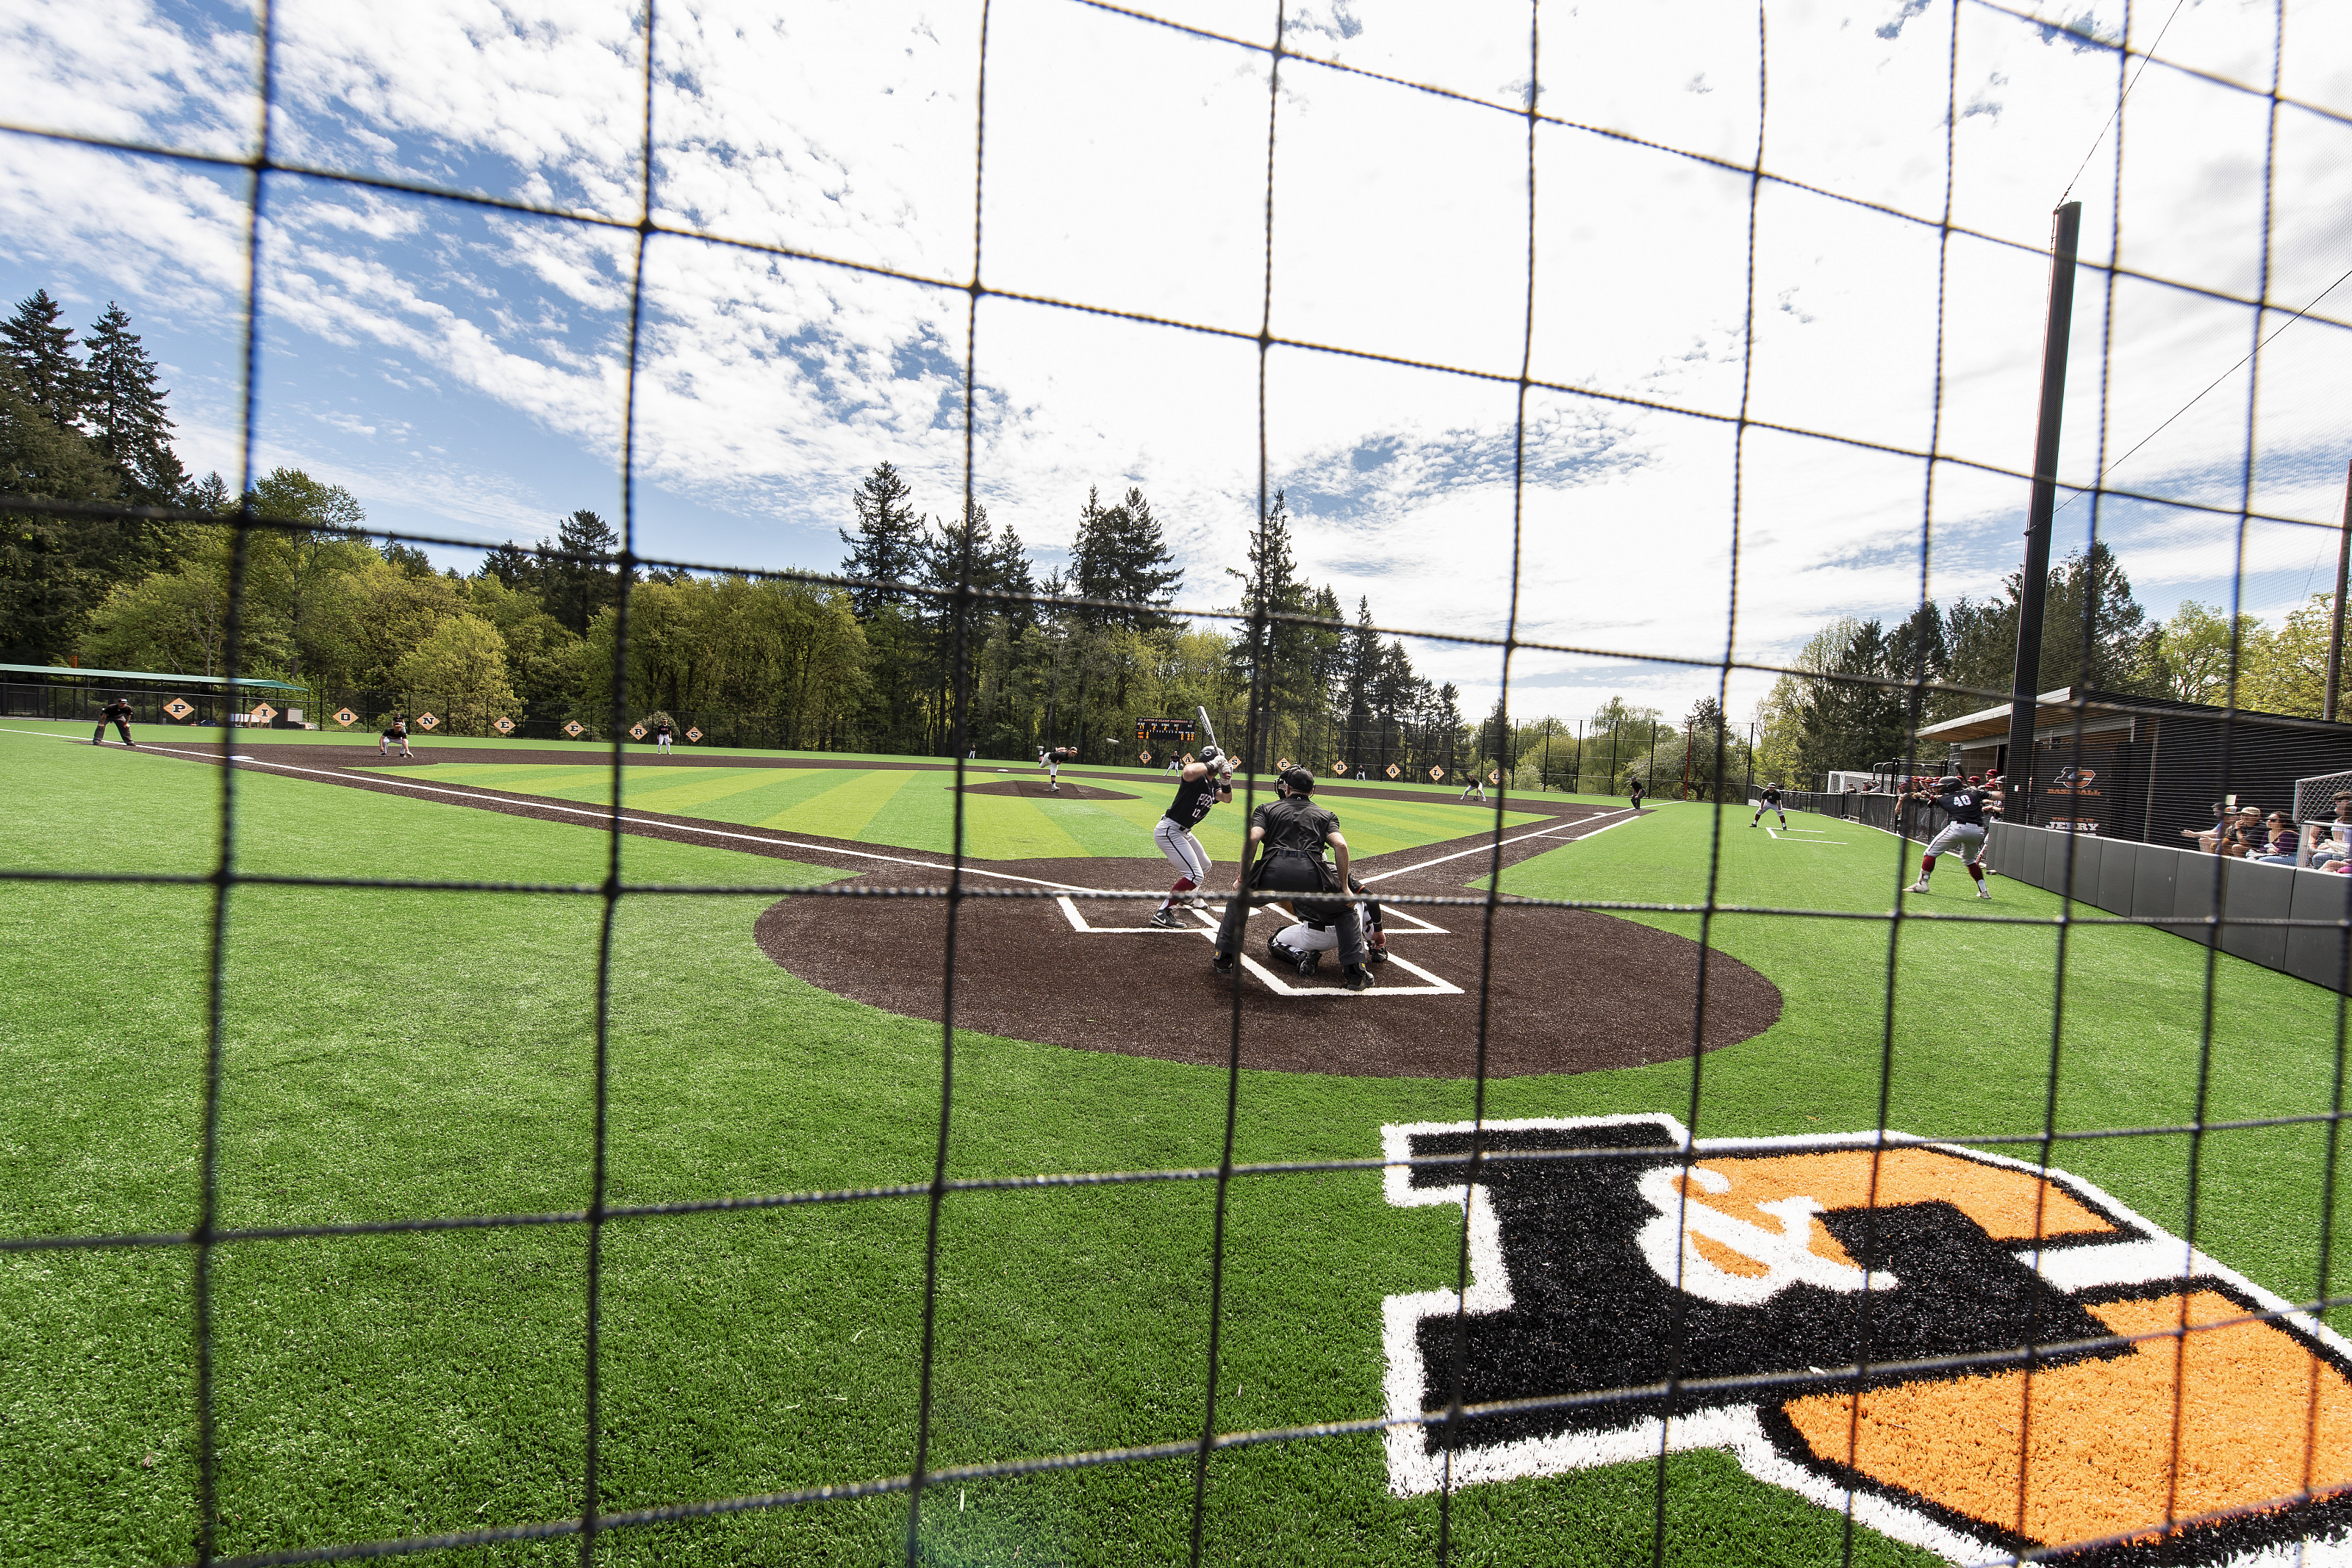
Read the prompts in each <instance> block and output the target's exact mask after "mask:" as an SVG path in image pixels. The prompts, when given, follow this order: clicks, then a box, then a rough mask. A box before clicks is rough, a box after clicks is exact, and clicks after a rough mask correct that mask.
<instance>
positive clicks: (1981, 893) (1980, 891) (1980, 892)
mask: <svg viewBox="0 0 2352 1568" xmlns="http://www.w3.org/2000/svg"><path fill="white" fill-rule="evenodd" d="M1977 896H1978V897H1979V898H1990V897H1991V896H1992V894H1990V892H1988V891H1986V888H1985V885H1984V883H1978V884H1977Z"/></svg>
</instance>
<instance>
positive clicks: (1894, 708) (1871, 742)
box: [1758, 543, 2335, 779]
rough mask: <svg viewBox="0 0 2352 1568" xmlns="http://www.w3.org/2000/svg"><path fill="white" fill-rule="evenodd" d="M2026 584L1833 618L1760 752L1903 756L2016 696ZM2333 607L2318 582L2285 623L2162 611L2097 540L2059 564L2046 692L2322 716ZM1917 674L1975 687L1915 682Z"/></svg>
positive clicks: (1829, 762)
mask: <svg viewBox="0 0 2352 1568" xmlns="http://www.w3.org/2000/svg"><path fill="white" fill-rule="evenodd" d="M2024 593H2025V574H2024V572H2023V571H2022V570H2019V571H2013V572H2011V573H2010V574H2009V576H2008V577H2007V578H2006V579H2005V580H2003V582H2002V584H2001V591H2000V595H1999V596H1998V597H1995V598H1992V599H1988V600H1969V599H1967V598H1962V599H1960V600H1958V601H1955V602H1954V603H1952V604H1950V605H1949V606H1947V607H1945V608H1943V609H1941V610H1938V608H1937V604H1936V601H1933V600H1928V601H1926V602H1924V603H1922V604H1921V605H1920V606H1919V607H1918V609H1916V611H1914V612H1912V613H1911V614H1910V615H1908V616H1906V617H1905V618H1903V619H1902V620H1900V621H1897V622H1893V623H1891V624H1890V623H1888V622H1884V621H1880V620H1861V619H1856V618H1854V617H1851V616H1845V617H1841V618H1839V619H1837V620H1834V621H1832V622H1828V623H1827V624H1826V625H1824V626H1822V628H1821V629H1820V630H1819V631H1817V632H1814V634H1813V635H1812V637H1811V639H1810V640H1808V641H1807V643H1805V645H1804V646H1803V647H1802V648H1801V649H1800V650H1799V651H1798V653H1797V654H1796V656H1795V657H1794V658H1793V659H1792V660H1790V664H1793V665H1794V666H1795V668H1796V670H1797V672H1798V673H1796V674H1783V675H1781V676H1780V677H1779V679H1778V680H1776V681H1775V682H1774V683H1773V686H1772V690H1771V692H1770V694H1769V695H1768V696H1767V697H1766V698H1765V701H1764V703H1763V705H1762V707H1761V709H1760V710H1759V714H1758V727H1759V731H1760V734H1759V756H1760V757H1761V758H1766V759H1767V763H1766V765H1767V766H1769V768H1773V769H1776V770H1778V771H1779V772H1780V774H1782V775H1783V776H1785V777H1790V778H1794V779H1810V778H1811V777H1814V776H1817V775H1820V774H1822V773H1826V772H1828V771H1830V770H1831V769H1832V768H1869V767H1871V766H1873V765H1874V764H1876V763H1882V762H1901V761H1903V760H1905V759H1906V755H1907V752H1908V748H1909V747H1910V746H1911V739H1910V737H1911V736H1912V735H1913V733H1914V732H1915V730H1916V729H1917V728H1919V727H1925V726H1927V725H1932V724H1937V723H1940V722H1941V721H1943V720H1945V719H1949V718H1957V717H1958V716H1961V715H1963V714H1968V713H1974V712H1977V711H1979V710H1980V709H1983V708H1987V707H1992V706H2000V705H2001V704H2003V703H2005V702H2006V701H2007V700H2008V695H2009V692H2010V683H2011V670H2012V669H2013V667H2014V665H2015V662H2016V657H2017V636H2018V625H2019V618H2020V616H2021V612H2022V603H2023V600H2024ZM2334 611H2335V599H2334V595H2332V594H2327V593H2315V594H2312V595H2311V596H2310V597H2309V598H2308V600H2307V601H2305V603H2304V604H2303V605H2302V606H2301V607H2299V608H2297V609H2295V610H2294V611H2292V612H2289V613H2288V614H2287V615H2286V616H2284V618H2283V621H2282V622H2281V624H2280V625H2278V626H2276V627H2269V626H2265V625H2264V624H2263V622H2262V621H2261V620H2260V618H2258V617H2256V616H2252V615H2244V614H2241V615H2239V616H2238V617H2237V618H2236V622H2235V624H2234V626H2233V625H2232V622H2231V617H2230V616H2229V615H2228V613H2226V612H2224V611H2222V610H2221V609H2220V608H2218V607H2216V606H2213V605H2209V604H2202V603H2200V602H2198V601H2194V600H2189V601H2183V602H2182V603H2181V605H2180V607H2179V609H2178V610H2177V611H2175V612H2174V613H2173V616H2172V618H2171V619H2170V620H2168V621H2164V622H2157V621H2153V620H2151V619H2150V618H2149V616H2148V614H2147V611H2146V609H2145V608H2143V607H2142V606H2141V604H2140V603H2139V601H2138V600H2137V598H2136V597H2135V596H2134V595H2133V592H2132V586H2131V580H2130V578H2129V577H2128V576H2126V573H2125V571H2124V570H2123V568H2122V566H2121V565H2120V564H2119V563H2118V562H2117V561H2116V557H2115V552H2114V551H2112V550H2111V549H2108V548H2107V546H2106V545H2105V544H2104V543H2095V544H2093V545H2092V546H2091V547H2090V548H2088V549H2083V550H2078V551H2076V552H2074V554H2072V555H2070V556H2068V557H2067V558H2066V559H2063V560H2062V561H2060V562H2058V563H2056V564H2055V565H2053V567H2052V568H2051V569H2050V577H2049V580H2048V582H2047V585H2046V587H2045V591H2044V597H2043V610H2042V652H2041V667H2040V674H2039V676H2038V677H2037V678H2038V682H2039V685H2040V687H2041V689H2042V691H2053V690H2056V689H2058V688H2059V687H2062V686H2077V687H2083V688H2085V689H2089V690H2095V691H2101V692H2109V693H2114V694H2116V695H2125V696H2146V697H2158V698H2164V699H2168V700H2171V701H2175V702H2189V703H2204V704H2208V705H2212V706H2220V705H2221V704H2223V703H2225V702H2230V701H2234V702H2235V704H2236V706H2239V707H2241V708H2248V709H2252V710H2253V711H2256V712H2261V713H2277V714H2290V715H2297V716H2305V717H2313V718H2315V717H2317V716H2319V713H2320V709H2321V706H2322V698H2323V695H2324V693H2323V687H2324V685H2325V684H2326V665H2327V642H2328V635H2329V630H2330V627H2331V625H2332V623H2333V618H2334ZM2233 634H2234V640H2235V643H2236V649H2235V657H2234V667H2235V669H2236V674H2237V683H2236V687H2235V693H2234V697H2233V696H2232V693H2231V669H2232V664H2233V659H2232V649H2231V643H2232V639H2233ZM1873 677H1875V680H1874V679H1873ZM1919 681H1927V682H1945V683H1948V684H1950V685H1958V686H1969V687H1974V688H1976V690H1975V691H1974V692H1953V691H1924V690H1923V691H1918V692H1916V693H1915V692H1914V691H1913V690H1911V689H1908V685H1907V684H1908V683H1914V682H1919ZM1879 682H1894V683H1898V684H1896V685H1882V684H1878V683H1879ZM1920 760H1923V761H1927V762H1937V763H1939V762H1940V761H1941V758H1921V759H1920Z"/></svg>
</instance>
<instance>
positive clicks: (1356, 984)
mask: <svg viewBox="0 0 2352 1568" xmlns="http://www.w3.org/2000/svg"><path fill="white" fill-rule="evenodd" d="M1339 983H1340V984H1341V985H1343V986H1345V987H1347V988H1349V990H1351V991H1360V990H1362V989H1363V988H1365V987H1366V986H1369V985H1370V984H1371V983H1372V977H1371V976H1370V974H1369V973H1368V972H1366V970H1365V968H1364V967H1363V966H1362V965H1361V964H1350V965H1349V966H1348V967H1346V968H1344V969H1342V970H1340V971H1339Z"/></svg>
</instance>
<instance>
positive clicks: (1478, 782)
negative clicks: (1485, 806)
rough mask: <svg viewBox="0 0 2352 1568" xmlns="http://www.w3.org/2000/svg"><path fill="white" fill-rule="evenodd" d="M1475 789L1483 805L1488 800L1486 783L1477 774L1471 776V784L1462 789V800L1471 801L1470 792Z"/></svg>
mask: <svg viewBox="0 0 2352 1568" xmlns="http://www.w3.org/2000/svg"><path fill="white" fill-rule="evenodd" d="M1473 789H1475V790H1476V791H1477V792H1478V799H1479V800H1480V802H1481V803H1483V802H1484V801H1485V800H1486V780H1485V779H1481V778H1479V777H1478V776H1477V775H1476V774H1475V773H1473V774H1472V775H1470V782H1469V783H1467V784H1465V785H1464V786H1463V787H1462V795H1461V798H1462V799H1463V800H1468V799H1470V792H1471V791H1472V790H1473Z"/></svg>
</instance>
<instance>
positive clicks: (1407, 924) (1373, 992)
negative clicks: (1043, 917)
mask: <svg viewBox="0 0 2352 1568" xmlns="http://www.w3.org/2000/svg"><path fill="white" fill-rule="evenodd" d="M1054 902H1055V903H1056V904H1060V905H1061V907H1062V915H1063V917H1064V918H1065V919H1066V920H1067V921H1069V923H1070V929H1071V930H1073V931H1076V932H1080V933H1082V934H1084V935H1086V936H1205V937H1207V938H1208V939H1209V940H1210V941H1211V942H1212V943H1214V942H1215V941H1216V938H1217V923H1218V922H1219V921H1221V920H1223V918H1224V915H1225V909H1224V905H1223V904H1219V905H1217V907H1216V909H1215V911H1214V912H1213V913H1212V912H1211V911H1209V910H1205V909H1188V910H1186V911H1185V912H1184V913H1185V914H1186V915H1189V916H1191V917H1192V920H1194V921H1195V922H1197V924H1195V925H1184V926H1179V927H1177V928H1176V929H1175V930H1172V931H1171V930H1169V929H1168V928H1167V927H1165V926H1161V925H1093V924H1091V923H1089V922H1088V921H1087V917H1086V915H1083V914H1082V913H1080V912H1079V909H1078V901H1077V900H1076V899H1075V898H1070V897H1068V896H1064V897H1061V898H1057V899H1055V901H1054ZM1264 914H1265V910H1264V909H1253V910H1251V911H1250V917H1251V918H1252V919H1255V918H1256V917H1257V916H1259V915H1264ZM1392 914H1393V916H1394V918H1395V919H1396V920H1399V921H1402V922H1403V924H1402V925H1393V924H1391V925H1388V926H1387V927H1386V929H1387V932H1388V935H1389V936H1390V937H1391V938H1394V937H1396V936H1402V935H1405V934H1408V933H1410V934H1412V935H1414V936H1452V935H1453V933H1452V932H1450V931H1448V930H1446V929H1445V928H1444V927H1443V926H1439V925H1431V924H1430V923H1429V922H1428V921H1426V920H1423V919H1420V918H1418V917H1416V916H1414V915H1408V914H1406V913H1405V912H1404V911H1402V910H1396V911H1393V912H1392ZM1286 923H1287V922H1286ZM1258 929H1260V930H1264V929H1265V927H1264V926H1260V927H1258ZM1246 946H1247V944H1246V943H1244V948H1245V949H1246ZM1241 961H1242V967H1243V968H1244V969H1247V970H1248V971H1249V972H1250V973H1251V974H1253V975H1255V976H1256V977H1258V978H1259V979H1260V980H1263V981H1265V987H1266V988H1267V989H1268V990H1270V991H1272V992H1273V993H1274V994H1275V995H1276V996H1278V997H1458V996H1463V995H1465V994H1466V993H1465V992H1464V990H1463V989H1462V988H1461V987H1459V986H1457V985H1455V984H1454V983H1453V982H1452V981H1451V980H1448V979H1446V978H1444V977H1443V976H1439V975H1433V974H1431V973H1430V972H1429V971H1428V970H1426V969H1424V968H1423V967H1421V966H1420V965H1418V964H1416V963H1414V962H1412V960H1411V959H1410V958H1407V957H1405V956H1404V955H1402V954H1401V953H1399V952H1398V951H1397V950H1396V948H1395V946H1394V945H1393V942H1392V943H1391V946H1390V948H1389V961H1388V963H1387V964H1385V965H1383V966H1380V967H1381V968H1382V969H1383V970H1384V971H1385V970H1397V969H1402V971H1404V972H1405V973H1406V974H1408V975H1414V976H1418V977H1420V979H1421V982H1422V983H1421V984H1419V985H1417V986H1398V985H1391V984H1390V983H1389V977H1388V975H1387V974H1386V973H1382V974H1381V976H1380V977H1379V979H1378V982H1377V983H1376V984H1374V985H1371V986H1369V987H1367V988H1364V989H1363V990H1360V991H1351V990H1349V989H1348V988H1345V987H1343V986H1339V985H1336V984H1335V985H1328V986H1294V985H1291V984H1290V983H1289V982H1288V981H1286V980H1284V979H1283V978H1282V977H1279V976H1277V975H1276V973H1275V972H1274V971H1273V970H1271V969H1269V968H1267V967H1265V965H1264V964H1261V963H1259V962H1258V961H1257V960H1256V959H1255V958H1253V957H1251V956H1249V954H1248V952H1247V951H1246V950H1244V952H1243V953H1242V954H1241Z"/></svg>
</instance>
